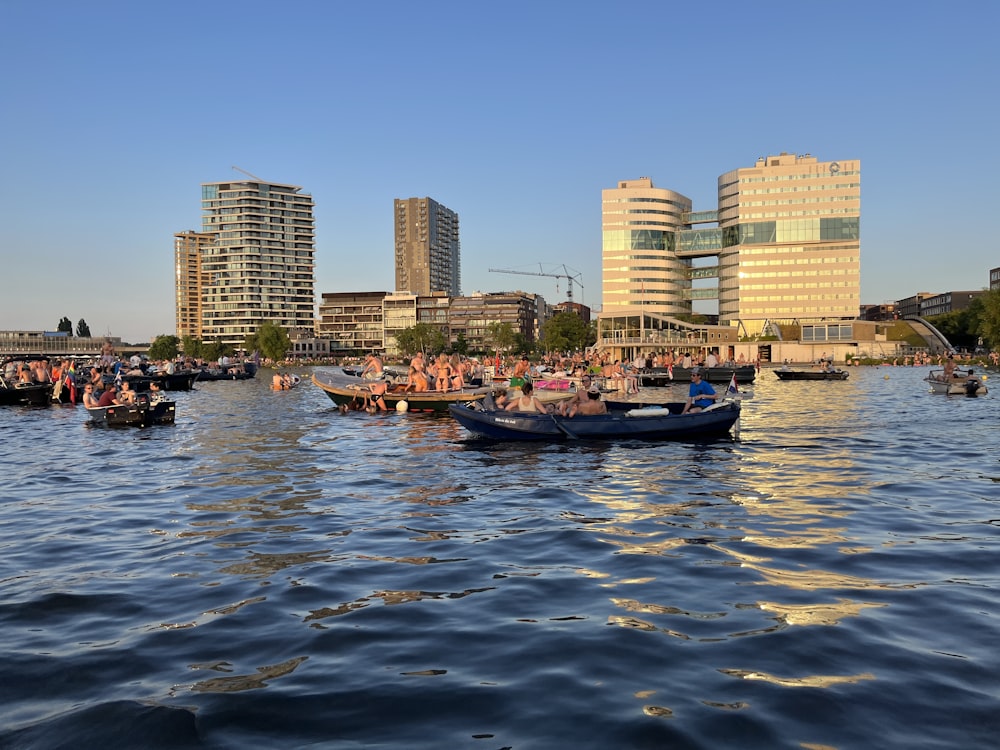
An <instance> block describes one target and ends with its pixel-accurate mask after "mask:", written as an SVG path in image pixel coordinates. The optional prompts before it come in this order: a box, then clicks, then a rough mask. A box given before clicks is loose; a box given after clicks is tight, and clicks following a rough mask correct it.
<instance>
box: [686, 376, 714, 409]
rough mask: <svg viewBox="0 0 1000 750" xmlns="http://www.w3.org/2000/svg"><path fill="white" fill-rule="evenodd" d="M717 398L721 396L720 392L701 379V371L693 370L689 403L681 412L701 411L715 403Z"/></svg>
mask: <svg viewBox="0 0 1000 750" xmlns="http://www.w3.org/2000/svg"><path fill="white" fill-rule="evenodd" d="M717 398H719V394H718V393H716V392H715V389H714V388H713V387H712V386H711V385H710V384H708V383H706V382H704V381H703V380H702V379H701V371H700V370H692V371H691V387H690V388H688V399H687V403H685V404H684V409H683V411H681V414H687V413H688V412H690V413H692V414H694V413H696V412H699V411H701V410H702V409H704V408H706V407H709V406H711V405H712V404H714V403H715V401H716V399H717Z"/></svg>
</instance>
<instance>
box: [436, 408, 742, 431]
mask: <svg viewBox="0 0 1000 750" xmlns="http://www.w3.org/2000/svg"><path fill="white" fill-rule="evenodd" d="M683 408H684V405H683V404H664V405H661V406H659V407H657V408H643V409H618V408H615V409H612V410H611V411H610V412H609V413H608V414H596V415H591V416H576V417H573V418H572V419H570V418H568V417H560V416H558V415H555V414H537V413H524V412H508V411H499V410H495V409H488V408H483V407H482V406H481V405H478V404H477V405H452V406H449V407H448V412H449V413H450V414H451V416H452V417H453V418H454V419H455V420H456V421H457V422H458V423H459V424H461V425H462V426H463V427H464V428H465V429H467V430H468V431H469V432H471V433H473V434H474V435H478V436H481V437H486V438H492V439H494V440H565V439H570V440H574V439H621V438H640V439H646V440H664V439H672V440H678V439H689V438H704V437H716V436H719V435H726V434H728V433H729V432H730V430H732V428H733V426H734V425H735V424H736V422H737V420H738V419H739V418H740V404H739V402H736V401H734V402H728V403H724V404H721V405H720V406H717V407H714V408H710V409H708V410H705V411H701V412H696V413H693V414H683V415H682V414H681V413H680V412H681V410H682V409H683Z"/></svg>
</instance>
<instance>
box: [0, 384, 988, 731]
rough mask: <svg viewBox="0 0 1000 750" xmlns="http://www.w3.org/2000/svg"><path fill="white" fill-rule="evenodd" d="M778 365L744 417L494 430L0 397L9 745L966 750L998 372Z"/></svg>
mask: <svg viewBox="0 0 1000 750" xmlns="http://www.w3.org/2000/svg"><path fill="white" fill-rule="evenodd" d="M924 374H925V371H924V370H917V369H903V368H872V369H855V370H852V373H851V378H850V379H849V380H848V381H846V382H843V383H837V382H817V383H810V382H788V383H783V382H779V381H777V379H776V378H775V377H774V375H773V373H770V372H767V371H764V372H763V373H761V375H760V377H759V378H758V381H757V383H755V384H754V385H753V386H752V388H753V398H752V399H748V400H746V401H745V402H744V413H743V417H742V419H741V425H740V432H739V437H738V438H737V439H723V440H716V441H712V442H701V443H683V442H680V443H664V442H623V443H618V444H615V443H602V442H566V443H560V444H552V445H544V444H542V445H538V444H530V445H527V444H523V445H522V444H499V443H493V442H487V441H480V440H477V439H474V438H472V437H470V436H468V435H467V434H466V433H465V432H464V431H463V430H462V429H461V428H459V427H458V426H457V425H455V424H454V423H453V422H452V421H451V420H450V419H449V418H447V417H433V416H428V415H416V414H410V415H400V414H395V413H391V414H386V415H377V416H369V415H367V414H363V413H362V414H350V415H340V414H338V413H337V412H336V411H335V410H334V408H333V405H332V402H330V401H329V400H328V399H327V397H326V396H325V395H323V393H322V392H321V391H319V389H317V388H315V387H314V386H312V385H311V384H308V383H303V384H302V385H301V386H299V387H298V388H297V389H295V390H292V391H288V392H278V393H275V392H272V391H270V390H269V389H268V388H267V385H268V382H269V378H268V377H266V375H267V373H266V372H265V373H264V374H263V375H262V376H261V377H260V378H258V379H257V380H256V381H250V382H246V381H244V382H216V383H204V384H201V385H200V386H199V387H198V389H197V390H196V391H194V392H191V393H179V394H177V401H178V410H177V413H178V416H177V424H176V425H173V426H162V427H152V428H147V429H142V430H139V429H133V430H107V429H101V428H92V427H89V426H87V425H85V424H84V415H83V414H82V413H81V412H82V410H81V409H79V408H76V409H74V408H72V407H66V408H52V409H42V410H31V409H19V408H11V407H7V408H4V409H3V410H0V430H2V433H0V434H2V435H3V444H4V453H3V457H2V463H0V466H2V470H3V473H4V475H5V477H6V482H5V487H4V492H3V502H2V504H0V581H2V584H3V598H2V601H0V633H2V636H3V644H4V649H3V654H2V656H0V673H2V675H3V676H4V679H3V680H2V681H0V747H3V748H46V749H48V748H61V747H66V748H69V747H73V748H81V747H116V748H130V747H135V748H168V747H169V748H195V747H205V748H248V747H261V748H275V747H282V748H286V747H287V748H293V747H306V746H312V747H323V748H360V747H366V748H373V747H382V748H435V749H437V748H482V749H483V750H495V749H497V748H518V749H524V748H546V749H548V748H569V747H574V748H576V747H581V748H582V747H586V748H719V747H739V748H768V749H771V748H813V749H818V748H869V747H919V748H973V747H975V748H978V747H991V746H996V742H997V733H998V732H1000V677H998V674H1000V649H998V644H1000V621H998V617H1000V596H998V594H1000V564H998V560H1000V419H998V417H1000V397H998V395H997V394H998V393H1000V374H997V373H993V375H994V378H993V379H992V380H991V381H989V382H988V384H989V385H990V386H991V387H992V390H993V391H994V393H991V394H990V395H988V396H985V397H981V398H976V399H967V398H964V397H947V396H936V395H932V394H929V393H927V392H926V389H925V388H924V387H923V385H924V384H923V383H921V381H920V378H921V377H923V375H924Z"/></svg>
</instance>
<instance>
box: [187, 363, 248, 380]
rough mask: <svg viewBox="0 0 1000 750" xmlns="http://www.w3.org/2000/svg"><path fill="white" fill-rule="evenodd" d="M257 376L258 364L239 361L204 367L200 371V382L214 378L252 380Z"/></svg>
mask: <svg viewBox="0 0 1000 750" xmlns="http://www.w3.org/2000/svg"><path fill="white" fill-rule="evenodd" d="M256 376H257V366H256V365H255V364H254V363H253V362H238V363H236V364H229V365H213V366H211V367H202V368H201V369H200V370H199V371H198V382H199V383H201V382H205V381H212V380H252V379H253V378H255V377H256Z"/></svg>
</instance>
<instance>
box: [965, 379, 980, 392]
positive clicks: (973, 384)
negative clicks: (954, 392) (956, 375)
mask: <svg viewBox="0 0 1000 750" xmlns="http://www.w3.org/2000/svg"><path fill="white" fill-rule="evenodd" d="M978 391H979V381H978V380H976V379H975V378H969V379H968V380H966V381H965V395H966V396H975V395H976V393H977V392H978Z"/></svg>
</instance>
